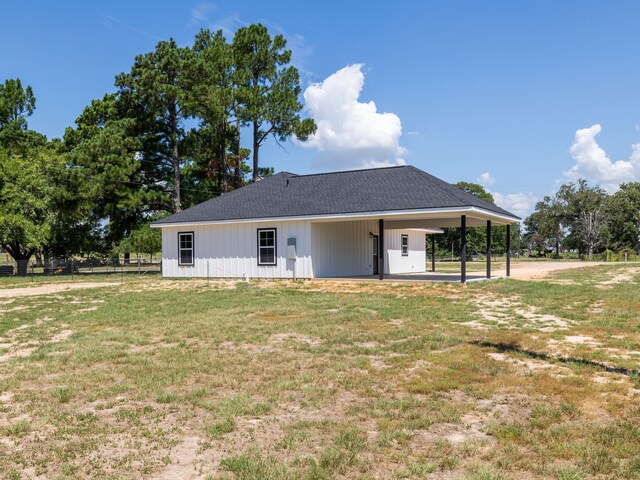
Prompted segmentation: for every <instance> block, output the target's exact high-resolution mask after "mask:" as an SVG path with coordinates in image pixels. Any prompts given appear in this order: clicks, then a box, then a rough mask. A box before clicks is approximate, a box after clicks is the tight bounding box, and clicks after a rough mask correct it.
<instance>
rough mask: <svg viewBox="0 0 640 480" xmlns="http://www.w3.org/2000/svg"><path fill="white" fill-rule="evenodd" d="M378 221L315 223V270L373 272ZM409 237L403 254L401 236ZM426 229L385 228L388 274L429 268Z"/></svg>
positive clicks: (324, 274)
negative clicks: (373, 238) (405, 252)
mask: <svg viewBox="0 0 640 480" xmlns="http://www.w3.org/2000/svg"><path fill="white" fill-rule="evenodd" d="M371 234H373V235H378V222H377V221H358V222H326V223H325V222H318V223H312V224H311V240H312V248H311V252H312V257H313V272H314V274H315V276H316V277H347V276H351V275H372V274H373V240H372V238H371ZM402 235H407V236H408V237H409V251H408V255H407V256H402V247H401V241H402V240H401V237H402ZM425 240H426V238H425V233H424V232H420V231H416V230H385V232H384V248H385V252H386V253H385V262H384V264H385V274H389V273H411V272H424V271H426V260H427V258H426V250H425Z"/></svg>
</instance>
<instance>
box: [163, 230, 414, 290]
mask: <svg viewBox="0 0 640 480" xmlns="http://www.w3.org/2000/svg"><path fill="white" fill-rule="evenodd" d="M259 228H276V230H277V235H276V238H277V245H276V256H277V263H276V265H275V266H259V265H258V258H257V256H258V253H257V251H258V240H257V239H258V233H257V231H258V229H259ZM179 232H193V244H194V253H193V256H194V264H193V266H181V265H178V233H179ZM369 233H373V234H374V235H377V234H378V222H377V221H373V220H371V221H369V220H368V221H353V222H348V221H346V222H318V223H311V222H309V221H306V220H305V221H285V222H252V223H228V224H221V225H190V226H184V227H164V228H162V274H163V276H165V277H207V275H208V276H209V277H211V278H215V277H220V278H237V277H239V278H242V277H244V276H248V277H250V278H294V268H295V278H313V277H346V276H351V275H372V274H373V242H372V239H371V236H370V235H369ZM402 234H406V235H408V236H409V255H407V256H404V257H403V256H402V248H401V235H402ZM290 237H295V238H296V255H297V260H296V261H295V262H293V261H291V260H287V239H288V238H290ZM384 246H385V250H386V252H385V262H384V263H385V273H387V274H388V273H391V274H393V273H409V272H424V271H425V268H426V252H425V234H424V233H423V232H419V231H414V230H385V238H384Z"/></svg>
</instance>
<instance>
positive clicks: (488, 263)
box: [487, 220, 491, 278]
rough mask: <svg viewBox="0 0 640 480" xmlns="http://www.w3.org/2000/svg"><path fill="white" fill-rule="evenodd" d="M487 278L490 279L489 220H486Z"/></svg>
mask: <svg viewBox="0 0 640 480" xmlns="http://www.w3.org/2000/svg"><path fill="white" fill-rule="evenodd" d="M487 278H491V220H487Z"/></svg>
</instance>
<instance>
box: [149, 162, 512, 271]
mask: <svg viewBox="0 0 640 480" xmlns="http://www.w3.org/2000/svg"><path fill="white" fill-rule="evenodd" d="M518 220H519V218H518V217H516V216H515V215H513V214H512V213H509V212H507V211H506V210H503V209H501V208H499V207H497V206H495V205H493V204H490V203H488V202H485V201H483V200H480V199H479V198H477V197H475V196H474V195H471V194H469V193H467V192H464V191H462V190H460V189H458V188H456V187H454V186H453V185H450V184H448V183H446V182H444V181H443V180H440V179H438V178H436V177H434V176H432V175H429V174H428V173H426V172H424V171H422V170H419V169H418V168H415V167H413V166H397V167H386V168H372V169H367V170H353V171H341V172H330V173H320V174H311V175H295V174H292V173H288V172H282V173H278V174H277V175H273V176H270V177H266V178H264V179H262V180H260V181H258V182H256V183H252V184H249V185H247V186H245V187H242V188H239V189H237V190H234V191H232V192H229V193H226V194H224V195H222V196H219V197H217V198H214V199H211V200H208V201H206V202H203V203H201V204H198V205H195V206H194V207H191V208H188V209H186V210H183V211H181V212H178V213H175V214H173V215H170V216H168V217H166V218H163V219H161V220H158V221H156V222H154V223H153V224H152V226H153V227H156V228H160V229H162V272H163V275H164V276H166V277H229V278H232V277H245V278H247V277H248V278H319V277H347V276H361V275H377V276H378V277H379V278H380V279H382V278H384V275H385V274H402V273H415V272H425V270H426V263H427V262H426V260H427V257H426V247H427V242H426V238H427V235H432V234H436V233H438V232H441V230H439V229H440V228H442V227H462V229H461V235H462V246H463V249H464V250H463V251H466V227H467V226H486V227H487V230H488V232H489V233H490V229H491V225H507V226H508V225H509V224H511V223H514V222H517V221H518ZM508 228H509V227H507V229H508ZM487 238H488V243H487V251H488V252H490V248H491V245H490V238H491V237H490V235H488V236H487ZM489 258H490V257H489ZM461 273H462V276H461V280H462V281H463V282H464V281H465V280H466V262H463V263H462V272H461ZM507 273H508V272H507ZM487 275H488V276H490V260H488V261H487Z"/></svg>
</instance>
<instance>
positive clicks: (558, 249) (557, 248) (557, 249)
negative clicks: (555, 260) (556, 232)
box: [556, 240, 560, 257]
mask: <svg viewBox="0 0 640 480" xmlns="http://www.w3.org/2000/svg"><path fill="white" fill-rule="evenodd" d="M559 256H560V242H559V241H557V240H556V257H559Z"/></svg>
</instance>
